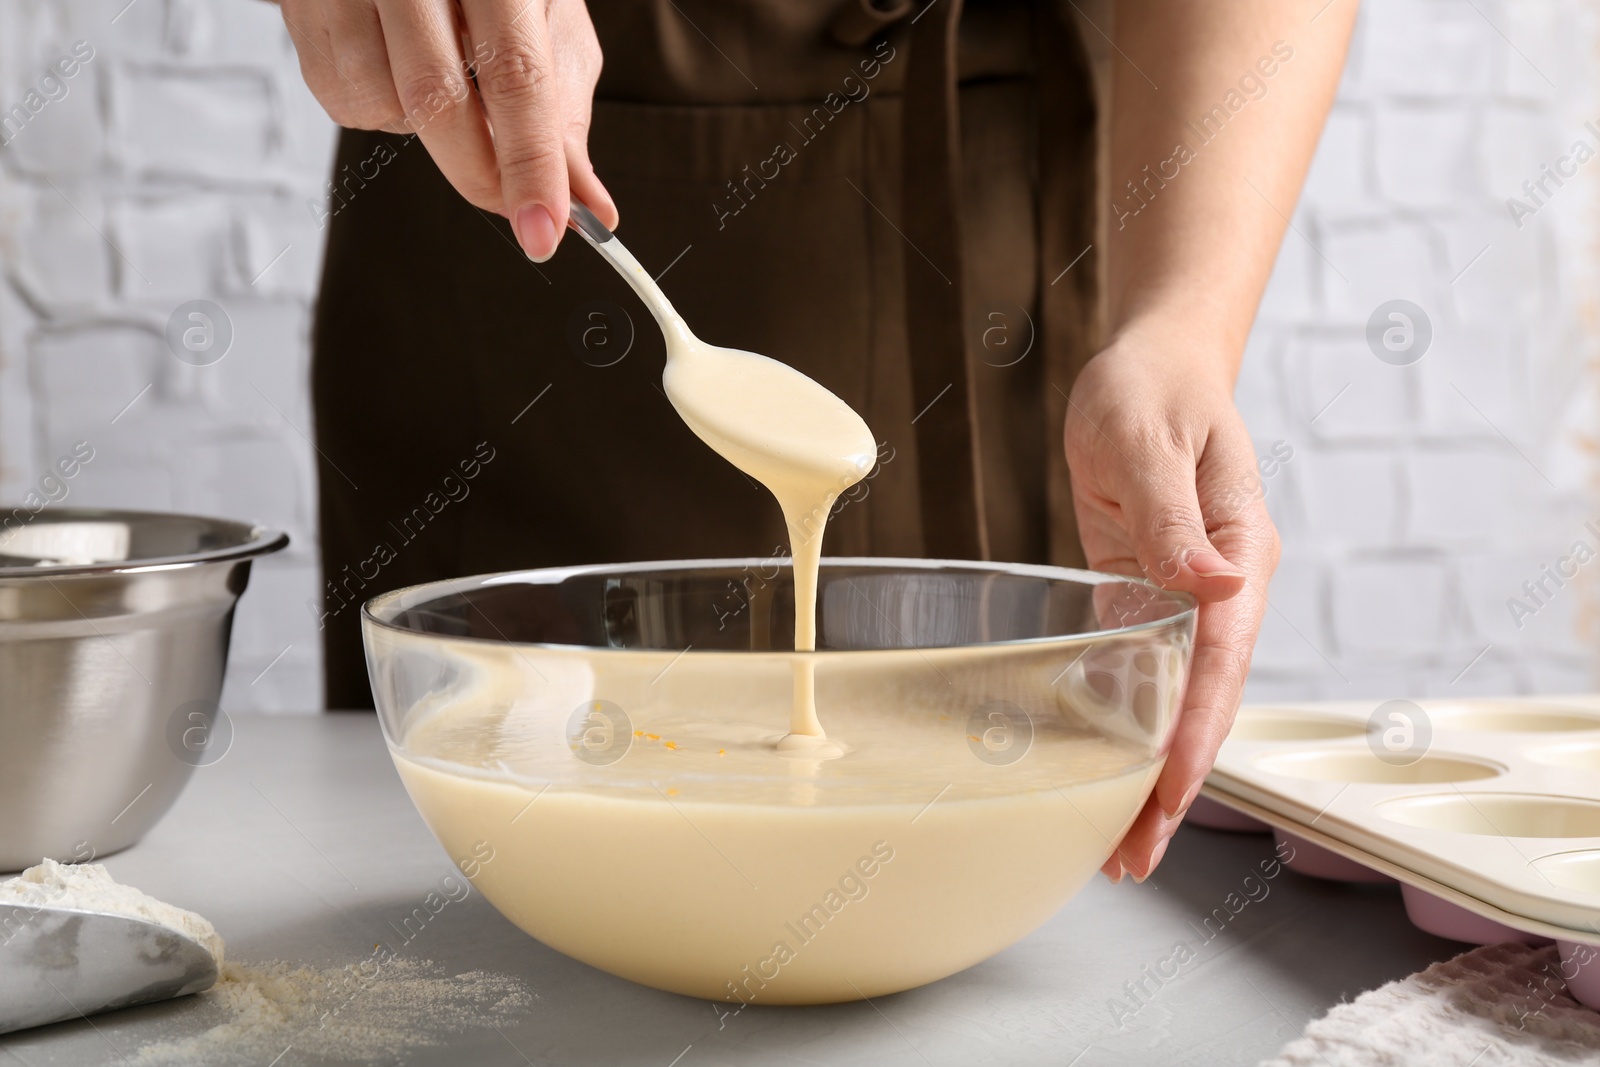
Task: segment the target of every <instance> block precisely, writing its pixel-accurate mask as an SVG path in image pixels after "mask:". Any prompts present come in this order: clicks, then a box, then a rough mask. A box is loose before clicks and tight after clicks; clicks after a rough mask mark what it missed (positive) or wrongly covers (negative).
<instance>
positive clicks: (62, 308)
mask: <svg viewBox="0 0 1600 1067" xmlns="http://www.w3.org/2000/svg"><path fill="white" fill-rule="evenodd" d="M125 3H126V0H112V2H106V0H93V2H91V0H7V2H6V3H4V4H3V5H0V108H4V109H7V110H9V109H10V108H11V107H12V106H13V105H14V104H17V103H20V102H22V100H23V98H24V95H25V94H26V93H27V91H28V90H29V89H30V88H31V87H34V86H37V85H38V83H39V81H40V79H41V78H42V77H43V76H44V74H45V73H46V72H47V70H48V68H49V65H50V64H51V63H53V62H54V61H55V60H56V59H58V58H59V57H61V56H63V55H66V54H67V53H68V52H69V50H70V48H71V46H72V45H73V43H74V42H76V41H79V40H82V41H86V42H87V43H88V44H89V45H90V46H92V47H93V49H94V58H93V59H92V60H90V61H88V62H87V63H85V64H84V65H83V67H82V69H81V70H80V71H79V72H78V73H77V74H76V75H75V76H74V77H73V78H71V79H70V80H68V81H67V83H66V84H67V86H68V92H67V95H66V96H65V97H64V98H63V99H61V100H58V101H52V102H50V103H48V104H46V105H45V106H44V107H43V108H42V109H41V110H40V111H39V113H38V114H37V115H36V116H34V117H33V118H32V119H31V120H30V121H29V122H28V123H27V125H26V126H24V127H23V128H22V129H21V131H20V132H19V133H18V134H17V135H16V136H15V138H14V139H12V140H11V143H10V144H8V145H6V146H5V147H0V271H3V277H0V499H16V498H19V497H21V496H22V495H23V493H25V492H26V491H27V489H28V487H29V486H30V485H31V484H32V483H33V482H34V480H35V479H36V478H37V477H38V475H39V473H40V472H41V471H43V470H44V468H45V467H46V466H47V465H48V464H49V463H50V462H51V461H52V460H53V459H54V458H55V457H56V456H57V455H60V454H62V453H64V452H65V451H66V450H67V449H68V448H69V447H70V445H71V443H72V442H73V441H75V440H77V439H79V438H84V439H87V440H89V441H90V442H91V443H93V445H94V447H95V450H96V456H95V459H94V461H93V462H92V463H90V464H89V465H88V466H87V467H86V468H85V469H84V470H83V472H82V474H81V475H80V476H79V477H78V478H76V479H74V481H73V482H72V483H71V495H70V497H69V498H68V501H67V502H68V503H73V504H89V505H95V504H98V505H107V506H126V507H147V508H157V509H174V510H182V511H194V512H200V513H203V514H215V515H225V516H229V517H234V518H241V519H250V520H255V521H259V522H264V523H269V524H272V525H276V526H281V527H283V528H286V529H287V530H288V531H289V534H290V536H291V537H292V538H293V545H292V547H291V548H290V549H289V550H288V551H287V552H284V553H281V554H279V555H276V556H272V557H268V558H267V559H265V560H263V561H261V562H260V563H258V564H257V565H256V569H255V572H254V574H253V576H252V581H251V588H250V590H249V591H248V593H247V594H246V595H245V597H244V599H243V601H242V602H241V606H240V611H239V616H238V621H237V623H236V625H235V630H234V651H233V655H232V657H231V659H230V663H229V674H228V681H227V689H226V692H225V694H224V698H223V701H224V705H225V706H226V707H229V708H231V709H239V710H243V709H250V708H266V709H271V710H309V709H312V708H315V707H317V706H318V705H319V704H320V701H321V697H320V693H321V678H320V664H319V658H320V657H319V650H318V646H317V632H316V629H315V626H314V624H313V622H312V620H311V618H310V615H309V613H308V612H307V611H306V610H305V607H304V604H305V601H306V599H307V598H308V597H311V596H313V595H314V594H315V591H316V587H317V567H316V538H315V532H316V531H315V521H314V519H315V516H314V510H313V507H314V501H313V491H314V487H315V484H314V481H313V470H314V468H313V464H312V452H311V448H310V446H309V444H308V443H307V441H306V440H305V438H304V437H303V436H302V434H303V433H309V432H310V409H309V402H308V397H307V394H306V355H307V353H306V342H307V330H308V327H309V321H310V307H311V299H312V296H313V293H314V290H315V283H316V276H317V270H318V265H319V263H320V259H321V235H320V233H319V231H318V228H317V226H316V223H315V220H314V219H313V218H312V217H311V214H310V212H309V211H307V209H306V207H305V202H306V200H307V199H308V198H310V197H314V196H315V195H317V193H318V190H319V189H320V187H321V185H322V182H323V181H324V180H325V171H326V170H327V168H328V165H329V158H330V152H331V149H332V146H333V139H332V138H333V129H332V126H331V125H330V124H329V122H328V120H327V119H326V117H325V116H323V115H322V113H321V110H320V109H319V108H318V107H317V106H316V102H315V101H314V100H313V99H312V98H311V95H310V93H308V92H307V91H306V89H305V87H304V85H303V84H302V83H301V81H300V78H299V68H298V64H297V62H296V60H295V56H294V50H293V48H292V47H291V46H290V43H289V39H288V35H287V34H286V32H285V31H284V28H283V23H282V19H281V18H280V17H279V15H278V12H277V9H276V7H274V6H273V5H271V4H267V3H260V2H257V0H135V2H134V3H133V4H131V5H129V6H127V7H126V9H124V4H125ZM119 11H120V12H121V14H120V15H119ZM113 19H114V20H115V21H113ZM280 253H282V255H281V257H280V256H279V254H280ZM275 257H278V258H276V262H274V259H275ZM269 264H270V268H269ZM194 299H206V300H211V301H214V302H216V303H217V304H218V305H220V306H221V307H222V308H223V309H224V310H225V311H226V312H227V314H228V316H229V318H230V320H231V321H232V324H233V329H234V341H233V346H232V349H231V350H230V351H229V353H228V355H227V356H226V357H225V358H224V359H223V360H222V361H221V362H219V363H216V364H214V365H211V366H207V367H195V366H190V365H188V364H185V363H182V362H179V361H178V360H177V359H175V358H174V357H173V356H172V355H171V353H170V352H169V351H168V350H167V347H166V343H165V340H164V336H163V330H164V328H165V325H166V321H167V318H168V316H169V315H170V314H171V313H172V311H173V310H174V309H175V308H176V307H177V306H178V305H179V304H182V303H184V302H186V301H189V300H194ZM147 386H148V387H149V388H148V389H146V387H147ZM136 396H137V397H138V399H137V401H135V402H134V403H133V404H132V406H131V407H127V410H126V411H123V409H124V407H125V406H127V405H128V404H129V402H130V401H133V400H134V398H135V397H136ZM119 412H121V415H120V417H119ZM113 419H115V422H113V421H112V420H113ZM291 424H292V425H291ZM285 649H287V651H286V652H285V651H284V650H285ZM280 652H282V653H283V655H282V657H281V658H278V659H277V660H276V662H274V658H275V657H278V656H279V653H280ZM269 664H271V669H270V670H267V669H266V668H267V667H268V665H269ZM264 670H265V673H264V674H263V673H262V672H263V671H264Z"/></svg>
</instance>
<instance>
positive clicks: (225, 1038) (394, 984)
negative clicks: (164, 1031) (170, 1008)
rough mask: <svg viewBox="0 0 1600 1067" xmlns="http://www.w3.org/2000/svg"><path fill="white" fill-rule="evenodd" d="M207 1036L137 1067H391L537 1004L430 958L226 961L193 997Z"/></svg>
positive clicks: (506, 980) (147, 1056)
mask: <svg viewBox="0 0 1600 1067" xmlns="http://www.w3.org/2000/svg"><path fill="white" fill-rule="evenodd" d="M195 999H196V1000H197V1001H199V1002H200V1003H201V1005H202V1008H201V1011H202V1012H204V1014H198V1013H197V1015H194V1016H186V1019H195V1018H198V1019H199V1020H201V1021H204V1022H207V1023H209V1028H208V1029H206V1030H205V1031H203V1032H202V1033H199V1034H196V1035H193V1036H189V1037H180V1038H173V1039H169V1040H165V1041H162V1042H159V1043H157V1044H152V1045H145V1046H144V1047H143V1048H141V1049H139V1050H138V1051H137V1052H136V1053H134V1054H133V1055H132V1056H131V1057H130V1060H129V1062H130V1063H132V1064H137V1065H140V1067H156V1065H176V1064H205V1065H206V1067H226V1065H230V1064H240V1065H244V1064H250V1065H254V1067H261V1065H263V1064H267V1063H272V1064H276V1065H277V1067H290V1065H292V1064H296V1063H302V1062H306V1061H310V1062H315V1063H321V1062H327V1061H330V1060H332V1061H335V1062H345V1063H358V1062H359V1063H373V1062H379V1061H383V1062H393V1061H394V1060H396V1059H398V1058H400V1057H402V1056H403V1055H404V1053H405V1052H406V1051H407V1050H408V1049H414V1048H418V1047H421V1046H424V1045H439V1044H443V1043H444V1040H443V1039H444V1038H446V1037H448V1036H449V1035H451V1034H459V1033H462V1032H465V1031H468V1030H474V1029H480V1028H481V1029H488V1028H490V1027H495V1028H498V1027H499V1026H500V1025H502V1024H505V1023H508V1022H510V1021H511V1020H512V1018H513V1017H514V1016H516V1015H519V1014H521V1013H522V1012H523V1011H524V1010H526V1009H527V1007H528V1006H529V1005H530V1004H532V1002H533V996H532V995H531V994H529V992H528V990H527V987H526V986H524V985H523V984H522V983H521V982H520V981H518V980H517V979H515V978H511V977H508V976H505V975H496V974H487V973H485V972H483V971H472V972H469V973H467V974H457V975H449V974H445V973H444V972H443V968H441V967H439V966H438V965H437V964H434V963H431V962H429V961H427V960H406V959H389V960H388V961H387V962H384V963H383V964H381V965H378V964H376V963H374V962H373V961H368V962H367V963H365V964H363V965H361V966H357V965H355V964H351V965H348V966H345V967H330V968H315V967H295V966H292V965H291V964H287V963H278V962H271V963H263V964H245V965H241V964H237V963H230V964H228V965H227V966H226V967H224V968H223V970H222V978H221V980H220V981H218V982H217V984H216V986H215V987H213V988H212V989H210V990H208V991H206V992H204V993H201V994H199V995H198V996H197V997H196V998H195Z"/></svg>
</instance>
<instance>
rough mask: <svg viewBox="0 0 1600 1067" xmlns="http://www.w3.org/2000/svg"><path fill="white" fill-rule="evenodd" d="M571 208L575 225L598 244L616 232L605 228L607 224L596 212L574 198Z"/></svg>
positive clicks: (570, 213)
mask: <svg viewBox="0 0 1600 1067" xmlns="http://www.w3.org/2000/svg"><path fill="white" fill-rule="evenodd" d="M571 203H572V207H571V209H570V210H569V211H568V212H567V214H568V215H569V216H571V218H572V225H573V227H574V228H575V229H576V230H577V231H578V232H579V233H581V234H583V235H584V236H585V237H587V238H588V239H589V240H591V241H593V242H594V243H595V244H597V245H603V244H605V243H606V242H607V241H609V240H611V239H612V238H613V237H615V236H616V234H614V233H612V232H611V231H610V230H608V229H606V228H605V224H604V223H602V222H601V221H600V220H599V219H597V218H595V217H594V212H592V211H590V210H589V209H588V208H586V207H584V206H583V205H582V204H580V203H578V202H577V201H576V200H573V201H572V202H571Z"/></svg>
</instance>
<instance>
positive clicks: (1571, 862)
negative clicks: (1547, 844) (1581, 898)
mask: <svg viewBox="0 0 1600 1067" xmlns="http://www.w3.org/2000/svg"><path fill="white" fill-rule="evenodd" d="M1533 869H1534V870H1535V871H1537V872H1538V873H1539V876H1540V877H1542V878H1544V879H1546V880H1547V881H1549V883H1550V884H1551V885H1553V886H1558V887H1560V888H1562V889H1572V890H1575V891H1577V892H1579V893H1593V894H1595V895H1596V896H1597V897H1600V848H1585V849H1579V850H1578V851H1576V852H1557V853H1556V854H1555V855H1554V856H1543V857H1541V858H1539V859H1536V860H1534V861H1533ZM1596 918H1600V915H1597V916H1596Z"/></svg>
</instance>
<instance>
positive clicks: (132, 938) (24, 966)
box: [0, 904, 217, 1034]
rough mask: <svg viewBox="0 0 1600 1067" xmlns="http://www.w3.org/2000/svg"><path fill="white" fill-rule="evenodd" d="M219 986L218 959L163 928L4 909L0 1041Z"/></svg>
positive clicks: (47, 907)
mask: <svg viewBox="0 0 1600 1067" xmlns="http://www.w3.org/2000/svg"><path fill="white" fill-rule="evenodd" d="M216 981H217V960H216V957H214V956H213V955H212V954H211V953H210V951H209V950H207V948H206V947H205V946H204V945H202V944H201V943H200V942H198V941H195V940H194V939H192V938H189V937H186V936H184V935H183V934H182V933H180V932H179V931H177V930H174V929H172V928H171V927H168V926H162V925H161V924H160V923H154V922H149V921H148V920H145V919H138V918H134V917H132V916H128V915H114V914H110V913H107V912H98V911H86V910H83V909H79V908H68V907H62V906H60V905H55V904H43V905H37V906H35V905H27V904H11V905H3V906H0V1034H3V1033H9V1032H11V1031H12V1030H22V1029H25V1028H27V1027H30V1026H43V1025H44V1024H45V1023H57V1022H63V1021H65V1020H68V1019H78V1018H82V1017H84V1016H88V1015H94V1014H95V1013H97V1012H102V1011H110V1010H111V1009H113V1008H126V1007H130V1006H132V1005H134V1004H149V1003H151V1002H152V1001H157V1000H166V999H167V998H169V997H181V996H185V995H187V994H189V993H198V992H200V991H201V990H204V989H210V988H211V986H212V985H214V984H215V983H216Z"/></svg>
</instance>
